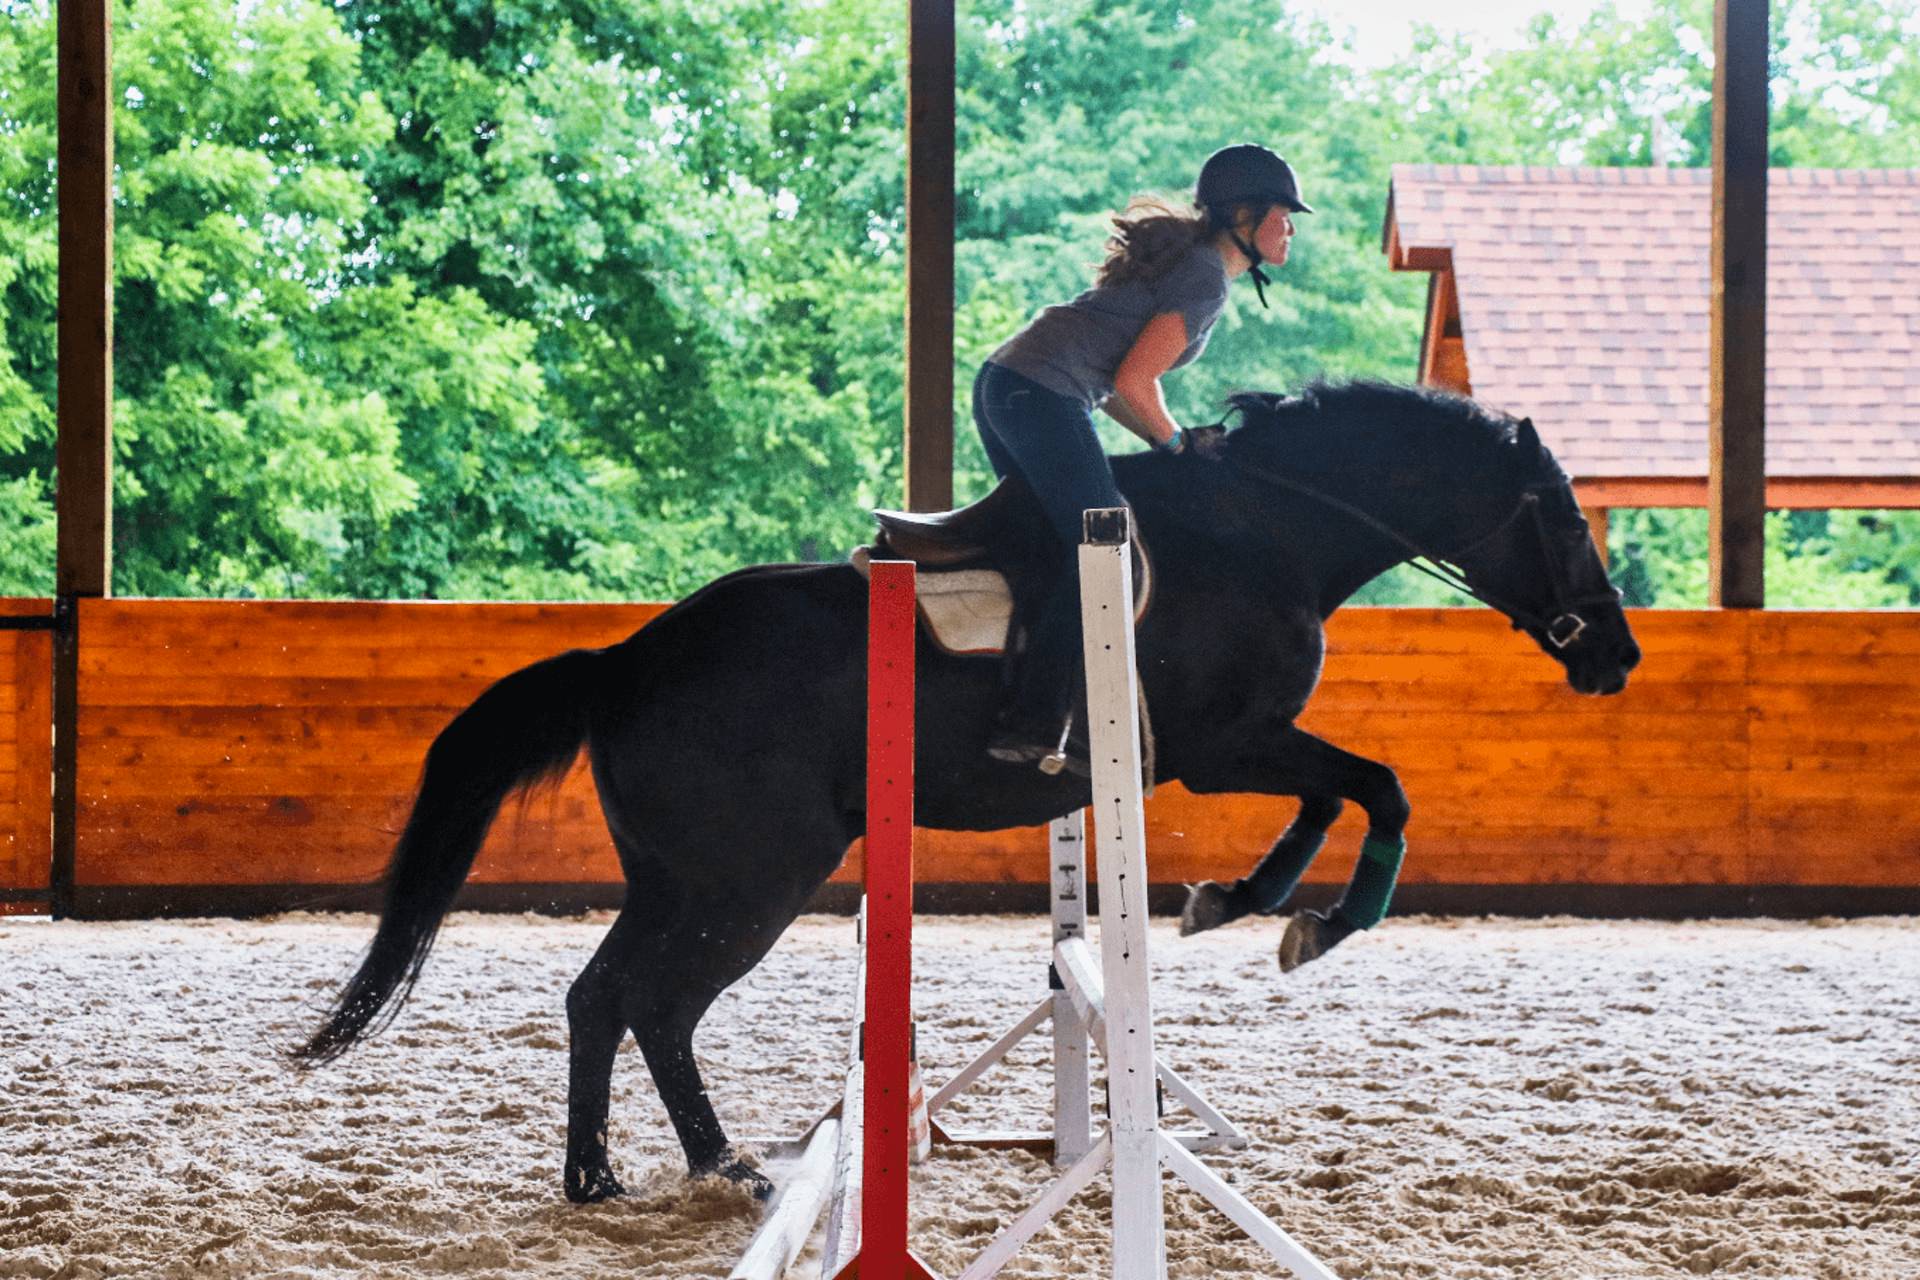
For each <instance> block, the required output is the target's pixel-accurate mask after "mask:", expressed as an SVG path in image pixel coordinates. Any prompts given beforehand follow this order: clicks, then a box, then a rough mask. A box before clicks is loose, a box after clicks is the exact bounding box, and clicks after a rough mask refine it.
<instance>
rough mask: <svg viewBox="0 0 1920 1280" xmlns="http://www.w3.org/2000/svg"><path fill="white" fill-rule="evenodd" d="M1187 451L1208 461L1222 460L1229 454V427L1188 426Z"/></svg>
mask: <svg viewBox="0 0 1920 1280" xmlns="http://www.w3.org/2000/svg"><path fill="white" fill-rule="evenodd" d="M1187 451H1188V452H1189V453H1192V454H1193V455H1194V456H1195V457H1200V458H1205V459H1206V460H1207V461H1208V462H1218V461H1220V460H1221V459H1222V458H1224V457H1226V456H1227V429H1226V428H1225V427H1222V426H1211V427H1190V428H1188V429H1187Z"/></svg>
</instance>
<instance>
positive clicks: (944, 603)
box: [847, 547, 1153, 658]
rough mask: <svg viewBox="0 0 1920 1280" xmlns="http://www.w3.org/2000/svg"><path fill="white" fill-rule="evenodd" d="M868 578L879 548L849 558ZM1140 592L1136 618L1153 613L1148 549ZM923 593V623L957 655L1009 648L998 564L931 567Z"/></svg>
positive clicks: (921, 582)
mask: <svg viewBox="0 0 1920 1280" xmlns="http://www.w3.org/2000/svg"><path fill="white" fill-rule="evenodd" d="M847 558H848V559H849V560H851V561H852V562H853V567H854V568H856V569H858V570H859V571H860V576H861V577H863V578H864V577H866V576H868V575H867V566H868V565H870V564H871V563H872V562H873V548H871V547H860V548H858V549H856V550H855V551H854V552H853V554H852V555H850V556H848V557H847ZM1141 559H1142V569H1141V574H1140V579H1141V581H1140V596H1139V599H1138V600H1136V601H1134V606H1133V620H1134V622H1135V623H1138V622H1139V621H1140V619H1141V618H1142V617H1143V616H1145V614H1146V612H1147V598H1148V596H1149V595H1150V594H1151V593H1152V590H1153V585H1152V583H1153V575H1152V571H1151V568H1150V567H1148V563H1147V559H1146V556H1145V555H1144V553H1143V554H1142V557H1141ZM914 584H915V591H916V593H917V595H918V597H919V605H920V625H921V626H923V627H924V628H926V632H927V635H928V636H929V637H930V638H931V639H932V640H933V642H934V644H936V645H938V646H939V647H940V649H941V650H943V651H944V652H946V653H950V654H953V655H954V656H956V657H962V658H965V657H995V656H998V655H999V654H1001V653H1003V652H1005V650H1006V647H1007V631H1008V629H1009V628H1010V627H1011V626H1012V625H1013V593H1012V592H1011V591H1009V590H1008V589H1007V580H1006V577H1005V576H1004V575H1002V574H1001V573H1000V571H999V570H997V569H930V568H928V567H927V566H925V565H922V566H921V567H920V572H919V573H918V574H916V575H914Z"/></svg>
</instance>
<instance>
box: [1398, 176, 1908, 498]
mask: <svg viewBox="0 0 1920 1280" xmlns="http://www.w3.org/2000/svg"><path fill="white" fill-rule="evenodd" d="M1712 189H1713V188H1712V174H1711V173H1710V172H1709V171H1708V170H1705V169H1646V168H1641V169H1575V168H1557V167H1555V168H1543V167H1531V166H1529V167H1517V166H1516V167H1505V168H1492V167H1484V166H1469V165H1458V166H1454V165H1395V166H1394V168H1393V184H1392V188H1391V191H1390V194H1389V197H1388V204H1387V226H1386V229H1385V233H1386V240H1387V245H1388V250H1389V252H1390V253H1392V254H1393V255H1394V257H1395V261H1394V264H1393V265H1394V266H1395V267H1399V268H1408V267H1411V268H1414V269H1420V268H1422V267H1428V268H1431V267H1433V266H1435V265H1440V264H1444V261H1445V251H1448V250H1450V251H1451V256H1452V268H1453V273H1454V278H1455V283H1456V285H1457V287H1458V289H1459V299H1460V324H1461V329H1462V335H1463V337H1464V340H1465V343H1466V353H1467V364H1468V369H1469V372H1470V376H1471V378H1472V383H1473V392H1474V395H1475V396H1476V397H1477V398H1480V399H1483V400H1485V401H1487V402H1488V403H1490V404H1493V405H1495V406H1497V407H1500V408H1503V409H1506V410H1509V411H1511V412H1514V413H1525V414H1530V415H1531V416H1532V417H1533V418H1534V420H1535V421H1536V422H1538V423H1539V424H1540V426H1541V428H1542V432H1543V434H1544V435H1546V436H1547V438H1548V439H1549V441H1551V442H1552V443H1553V445H1554V451H1555V453H1556V454H1557V455H1559V457H1560V459H1561V461H1562V462H1563V463H1564V464H1565V465H1566V467H1567V469H1568V470H1569V471H1570V472H1572V473H1573V474H1574V475H1575V476H1576V477H1593V478H1601V477H1617V476H1635V477H1653V476H1686V477H1699V476H1704V475H1705V474H1706V469H1707V368H1708V365H1707V360H1708V353H1707V323H1708V301H1709V299H1708V290H1709V285H1710V270H1709V265H1708V252H1709V248H1710V243H1711V228H1710V225H1709V217H1710V212H1711V201H1712ZM1767 234H1768V249H1767V255H1768V256H1767V308H1768V315H1767V355H1768V366H1769V369H1768V391H1767V469H1768V472H1769V474H1772V475H1776V476H1809V477H1815V476H1817V477H1869V476H1920V169H1839V170H1836V169H1775V170H1774V171H1773V172H1772V175H1771V178H1770V182H1769V185H1768V196H1767Z"/></svg>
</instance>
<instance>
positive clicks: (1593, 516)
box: [1586, 507, 1608, 567]
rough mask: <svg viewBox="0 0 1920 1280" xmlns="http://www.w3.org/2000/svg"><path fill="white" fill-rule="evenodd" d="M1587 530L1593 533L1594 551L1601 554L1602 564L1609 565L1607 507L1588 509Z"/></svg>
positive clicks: (1603, 565)
mask: <svg viewBox="0 0 1920 1280" xmlns="http://www.w3.org/2000/svg"><path fill="white" fill-rule="evenodd" d="M1586 515H1587V528H1588V529H1590V530H1591V531H1592V532H1593V549H1594V550H1595V551H1597V552H1599V553H1600V564H1601V565H1602V567H1605V566H1606V564H1607V515H1608V509H1607V508H1606V507H1588V508H1586Z"/></svg>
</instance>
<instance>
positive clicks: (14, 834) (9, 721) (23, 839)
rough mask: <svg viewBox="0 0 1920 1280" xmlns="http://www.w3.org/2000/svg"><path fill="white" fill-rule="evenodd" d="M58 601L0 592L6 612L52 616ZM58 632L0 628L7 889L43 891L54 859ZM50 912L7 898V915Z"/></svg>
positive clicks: (1, 871)
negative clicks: (55, 648) (55, 654)
mask: <svg viewBox="0 0 1920 1280" xmlns="http://www.w3.org/2000/svg"><path fill="white" fill-rule="evenodd" d="M52 612H53V601H51V600H4V599H0V616H5V617H46V616H47V615H48V614H50V613H52ZM52 675H53V636H52V635H51V634H50V633H48V632H45V631H0V889H12V890H22V889H24V890H43V889H45V888H47V880H48V872H49V869H50V868H51V866H52V861H53V685H52ZM10 908H11V909H13V910H33V911H44V910H46V905H45V904H44V903H40V902H26V901H21V902H15V903H11V904H9V903H6V902H0V914H3V913H5V912H7V911H8V910H9V909H10Z"/></svg>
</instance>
